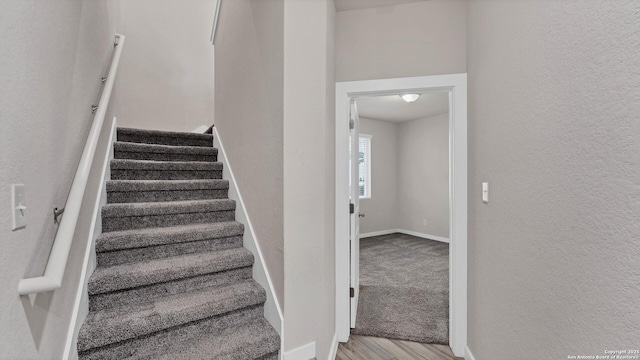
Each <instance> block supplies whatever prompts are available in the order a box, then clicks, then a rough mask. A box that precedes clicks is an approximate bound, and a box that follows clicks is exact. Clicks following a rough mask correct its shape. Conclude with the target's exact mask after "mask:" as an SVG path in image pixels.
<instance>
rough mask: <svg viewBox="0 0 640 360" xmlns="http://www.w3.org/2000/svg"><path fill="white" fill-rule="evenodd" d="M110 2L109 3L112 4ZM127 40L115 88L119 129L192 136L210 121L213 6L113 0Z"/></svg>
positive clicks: (201, 1)
mask: <svg viewBox="0 0 640 360" xmlns="http://www.w3.org/2000/svg"><path fill="white" fill-rule="evenodd" d="M112 1H114V0H112ZM115 1H116V4H117V7H118V16H117V22H116V29H117V31H118V32H120V33H123V34H126V36H127V43H128V46H127V51H126V52H124V53H123V54H122V60H121V61H120V70H119V72H120V75H121V76H119V77H118V81H117V82H116V86H115V92H116V93H117V94H118V95H117V96H116V98H115V101H114V110H115V111H116V112H117V113H118V116H119V117H118V119H119V124H120V126H126V127H133V128H142V129H152V130H169V131H193V130H194V129H196V128H198V127H199V126H202V125H207V127H208V126H211V125H212V124H213V116H214V109H213V104H214V95H213V87H214V76H213V75H214V74H213V73H214V66H213V58H214V51H213V45H211V42H210V41H209V36H210V34H211V24H212V23H213V17H214V14H215V8H216V2H215V1H214V0H189V1H188V2H185V1H175V0H135V1H131V0H115Z"/></svg>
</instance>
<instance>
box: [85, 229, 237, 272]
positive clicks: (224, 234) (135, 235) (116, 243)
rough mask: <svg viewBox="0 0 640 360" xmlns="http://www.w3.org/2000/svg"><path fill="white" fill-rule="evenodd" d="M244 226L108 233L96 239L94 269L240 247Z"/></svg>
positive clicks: (135, 230)
mask: <svg viewBox="0 0 640 360" xmlns="http://www.w3.org/2000/svg"><path fill="white" fill-rule="evenodd" d="M243 234H244V226H243V225H242V224H240V223H238V222H235V221H229V222H217V223H205V224H195V225H182V226H174V227H164V228H145V229H134V230H124V231H111V232H106V233H103V234H101V235H100V236H98V238H97V239H96V255H97V260H98V266H111V265H119V264H125V263H129V262H134V261H145V260H151V259H158V258H163V257H168V256H175V255H178V254H188V253H194V252H202V251H216V250H226V249H230V248H235V247H241V246H242V235H243Z"/></svg>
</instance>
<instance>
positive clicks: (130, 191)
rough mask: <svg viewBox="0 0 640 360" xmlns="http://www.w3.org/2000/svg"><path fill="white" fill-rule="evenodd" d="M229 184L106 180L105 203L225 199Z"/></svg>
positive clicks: (187, 181)
mask: <svg viewBox="0 0 640 360" xmlns="http://www.w3.org/2000/svg"><path fill="white" fill-rule="evenodd" d="M228 191H229V181H228V180H221V179H203V180H109V181H107V202H108V203H110V204H113V203H133V202H151V201H174V200H201V199H224V198H226V197H228Z"/></svg>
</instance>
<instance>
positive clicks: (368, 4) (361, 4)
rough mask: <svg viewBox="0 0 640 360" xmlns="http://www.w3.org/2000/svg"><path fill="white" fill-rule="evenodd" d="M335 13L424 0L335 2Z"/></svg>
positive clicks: (352, 0) (351, 0)
mask: <svg viewBox="0 0 640 360" xmlns="http://www.w3.org/2000/svg"><path fill="white" fill-rule="evenodd" d="M335 1H336V11H345V10H356V9H371V8H377V7H382V6H391V5H400V4H407V3H412V2H418V1H426V0H335Z"/></svg>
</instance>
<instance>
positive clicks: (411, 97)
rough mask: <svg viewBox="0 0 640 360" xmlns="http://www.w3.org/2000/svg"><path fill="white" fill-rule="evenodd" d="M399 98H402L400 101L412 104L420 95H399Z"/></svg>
mask: <svg viewBox="0 0 640 360" xmlns="http://www.w3.org/2000/svg"><path fill="white" fill-rule="evenodd" d="M400 97H401V98H402V100H404V101H406V102H408V103H412V102H414V101H416V100H418V98H419V97H420V94H404V95H400Z"/></svg>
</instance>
